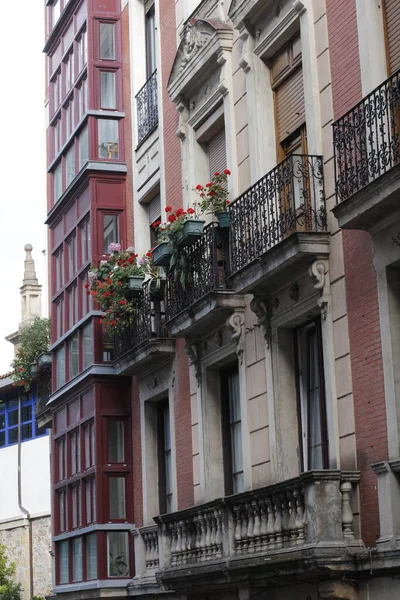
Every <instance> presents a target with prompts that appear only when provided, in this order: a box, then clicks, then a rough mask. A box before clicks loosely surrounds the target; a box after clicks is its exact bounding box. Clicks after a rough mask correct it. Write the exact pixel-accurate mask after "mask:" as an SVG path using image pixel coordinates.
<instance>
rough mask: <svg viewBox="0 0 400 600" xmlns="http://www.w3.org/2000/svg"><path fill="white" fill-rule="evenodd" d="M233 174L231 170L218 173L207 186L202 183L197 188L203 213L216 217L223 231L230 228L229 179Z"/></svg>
mask: <svg viewBox="0 0 400 600" xmlns="http://www.w3.org/2000/svg"><path fill="white" fill-rule="evenodd" d="M230 174H231V172H230V170H229V169H225V171H223V172H222V173H220V172H219V171H216V172H215V173H214V175H213V177H212V178H211V181H209V182H208V183H207V184H206V185H205V186H203V185H201V184H200V183H199V184H198V185H197V186H196V192H197V193H198V194H199V195H200V198H201V201H200V208H201V211H202V212H203V213H209V214H213V215H215V217H216V218H217V219H218V223H219V226H220V228H221V229H226V228H227V227H229V221H230V216H229V211H228V206H229V204H230V201H229V200H228V195H229V194H228V177H229V175H230Z"/></svg>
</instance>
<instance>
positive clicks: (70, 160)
mask: <svg viewBox="0 0 400 600" xmlns="http://www.w3.org/2000/svg"><path fill="white" fill-rule="evenodd" d="M65 164H66V171H67V186H68V185H69V184H70V183H71V181H72V180H73V179H74V177H75V146H74V145H73V144H72V146H71V148H70V149H69V150H68V152H67V154H66V157H65Z"/></svg>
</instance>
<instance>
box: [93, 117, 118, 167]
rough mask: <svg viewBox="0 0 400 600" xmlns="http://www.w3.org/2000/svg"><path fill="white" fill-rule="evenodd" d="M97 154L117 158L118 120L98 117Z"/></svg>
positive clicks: (110, 158) (100, 156)
mask: <svg viewBox="0 0 400 600" xmlns="http://www.w3.org/2000/svg"><path fill="white" fill-rule="evenodd" d="M97 125H98V155H99V158H106V159H108V160H112V159H116V158H119V136H118V121H116V120H115V119H98V120H97Z"/></svg>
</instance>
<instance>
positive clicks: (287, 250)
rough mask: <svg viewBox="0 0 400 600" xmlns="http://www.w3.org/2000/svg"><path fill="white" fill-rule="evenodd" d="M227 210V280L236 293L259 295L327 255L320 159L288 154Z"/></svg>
mask: <svg viewBox="0 0 400 600" xmlns="http://www.w3.org/2000/svg"><path fill="white" fill-rule="evenodd" d="M229 212H230V244H229V246H230V248H229V249H230V261H229V264H230V277H229V282H230V285H231V286H232V288H233V289H235V291H236V292H237V293H239V294H246V293H254V294H261V295H262V294H263V293H265V292H268V289H269V288H270V287H271V286H273V285H275V284H276V283H279V282H280V281H284V280H287V279H289V278H290V277H291V276H292V275H297V274H298V273H299V271H300V270H305V269H307V268H308V267H309V266H310V265H311V264H312V263H313V262H314V261H315V260H317V259H320V258H327V257H328V255H329V250H330V236H329V234H328V233H327V230H326V229H327V220H326V207H325V186H324V172H323V159H322V157H321V156H310V155H295V154H294V155H291V156H288V157H287V158H286V159H285V160H284V161H282V162H281V163H280V164H279V165H277V166H276V167H275V169H273V170H272V171H270V172H269V173H267V174H266V175H265V176H264V177H262V178H261V179H260V180H259V181H258V182H257V183H255V184H254V185H253V186H252V187H251V188H249V189H248V190H247V191H246V192H245V193H244V194H242V195H241V196H240V197H239V198H237V199H236V200H235V201H234V202H232V204H231V205H230V207H229Z"/></svg>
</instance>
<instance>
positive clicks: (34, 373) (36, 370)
mask: <svg viewBox="0 0 400 600" xmlns="http://www.w3.org/2000/svg"><path fill="white" fill-rule="evenodd" d="M29 370H30V372H31V375H32V377H33V379H35V378H36V376H37V374H38V373H39V367H38V365H37V363H31V365H30V367H29Z"/></svg>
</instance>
